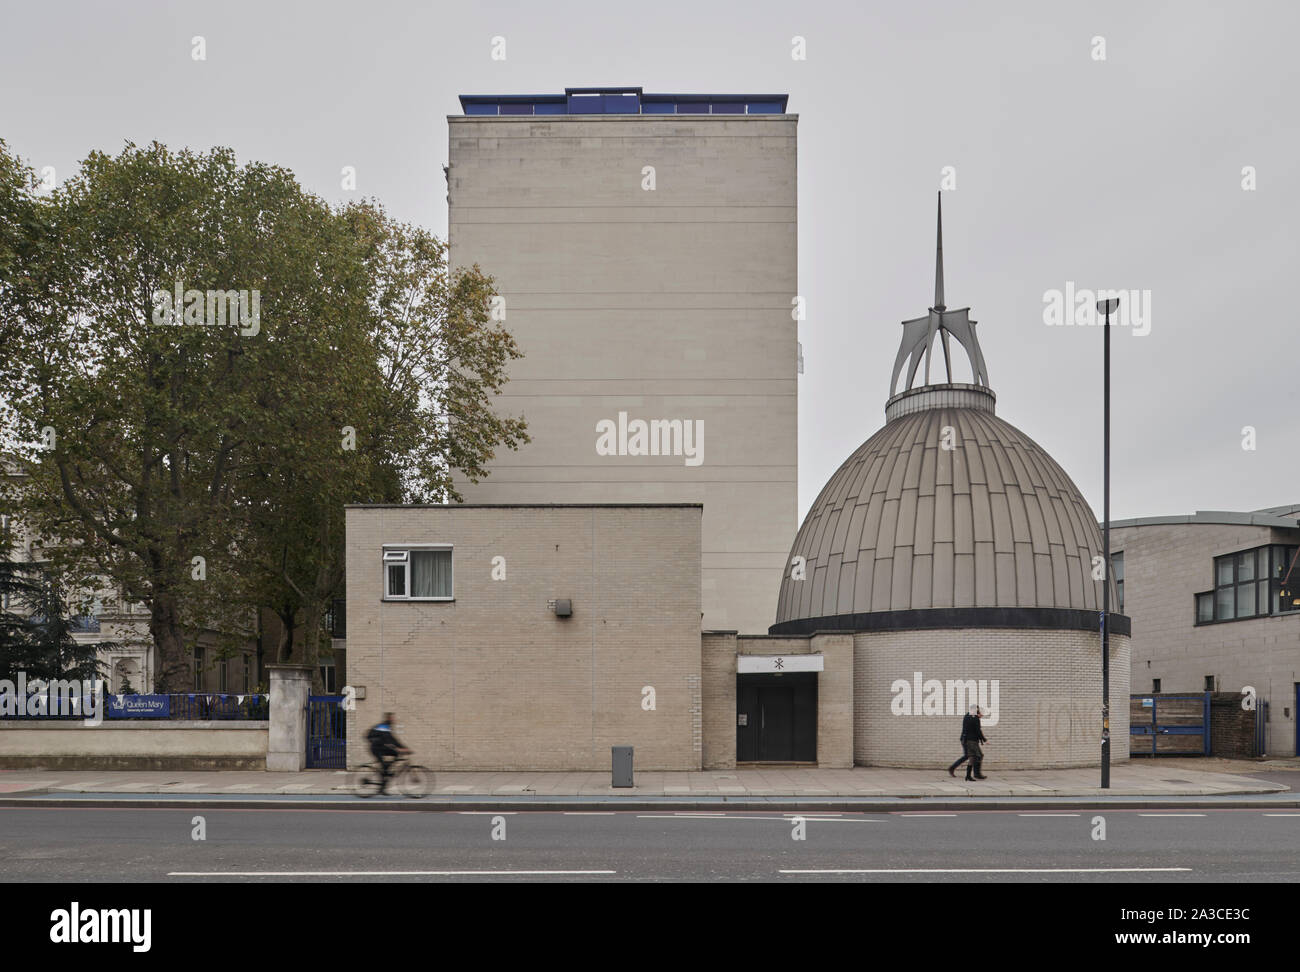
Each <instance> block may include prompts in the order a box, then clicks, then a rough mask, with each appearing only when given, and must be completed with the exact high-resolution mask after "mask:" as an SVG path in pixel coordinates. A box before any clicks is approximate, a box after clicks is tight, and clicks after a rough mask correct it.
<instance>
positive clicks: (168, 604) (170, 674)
mask: <svg viewBox="0 0 1300 972" xmlns="http://www.w3.org/2000/svg"><path fill="white" fill-rule="evenodd" d="M149 633H150V634H151V635H153V643H154V645H155V647H157V649H158V669H159V671H158V676H157V678H156V679H155V682H156V684H157V688H158V691H159V692H162V693H177V692H188V691H189V688H190V686H191V685H192V684H193V682H192V681H191V677H190V665H189V658H188V657H187V656H186V652H185V641H184V638H183V637H182V636H181V626H180V617H179V609H178V606H177V602H176V595H175V594H171V593H155V594H154V597H153V608H152V610H151V611H150V614H149Z"/></svg>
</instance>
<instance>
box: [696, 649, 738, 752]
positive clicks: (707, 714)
mask: <svg viewBox="0 0 1300 972" xmlns="http://www.w3.org/2000/svg"><path fill="white" fill-rule="evenodd" d="M701 643H702V644H701V654H702V660H701V664H700V668H701V670H702V673H703V689H704V762H703V767H704V769H735V768H736V632H734V631H706V632H704V634H703V636H702V637H701Z"/></svg>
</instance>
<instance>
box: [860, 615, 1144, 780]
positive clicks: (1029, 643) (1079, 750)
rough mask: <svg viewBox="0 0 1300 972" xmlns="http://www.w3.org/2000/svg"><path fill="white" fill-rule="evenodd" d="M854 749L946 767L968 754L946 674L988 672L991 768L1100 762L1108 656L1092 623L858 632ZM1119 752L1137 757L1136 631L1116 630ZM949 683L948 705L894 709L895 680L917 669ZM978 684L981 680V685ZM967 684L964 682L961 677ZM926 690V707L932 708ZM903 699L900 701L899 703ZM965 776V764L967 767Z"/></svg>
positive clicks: (878, 758) (874, 760)
mask: <svg viewBox="0 0 1300 972" xmlns="http://www.w3.org/2000/svg"><path fill="white" fill-rule="evenodd" d="M853 641H854V651H853V656H854V679H853V680H854V693H853V694H854V734H853V757H854V762H855V763H856V764H857V765H859V766H899V767H929V766H934V767H943V766H947V765H948V764H949V763H951V762H952V761H953V760H955V759H956V758H957V757H958V756H959V755H960V754H961V745H960V743H959V742H958V737H959V736H960V735H961V717H962V714H963V713H964V711H965V707H966V705H967V704H969V703H964V704H961V705H957V704H956V703H958V702H959V699H958V698H957V694H958V693H957V692H956V691H955V689H956V686H954V691H953V692H952V693H951V696H952V702H953V703H954V706H953V707H954V708H955V709H956V711H954V712H953V714H951V715H948V714H947V713H946V710H947V709H948V708H949V705H948V701H949V699H948V697H949V695H950V693H949V691H948V682H949V681H950V680H952V681H954V682H955V681H963V682H964V681H966V680H975V681H976V682H977V683H978V682H979V681H980V680H983V681H984V682H985V684H986V692H987V693H988V698H987V701H988V702H990V703H991V702H992V688H993V686H992V681H993V680H995V679H996V680H997V682H998V686H997V688H998V696H997V702H998V720H997V723H996V724H995V725H990V724H989V721H988V720H985V723H984V735H985V736H987V737H988V739H989V743H990V744H989V745H988V746H985V747H984V766H985V770H986V772H987V771H990V770H992V771H996V770H999V769H1049V768H1062V767H1079V766H1098V765H1100V762H1101V658H1100V651H1099V647H1098V643H1097V634H1096V633H1095V632H1088V631H1053V630H1025V629H1010V628H963V629H956V630H941V629H935V630H917V631H880V632H859V633H857V634H855V635H854V639H853ZM1110 653H1111V659H1110V711H1111V723H1110V725H1111V761H1112V762H1122V761H1125V760H1127V759H1128V758H1129V746H1128V743H1129V732H1128V729H1129V726H1128V696H1129V639H1128V637H1126V636H1123V635H1116V634H1112V635H1111V638H1110ZM916 672H920V673H921V674H922V688H923V690H924V688H925V684H924V683H926V682H929V681H930V680H931V679H935V680H939V681H941V682H942V683H943V688H944V698H943V703H944V706H943V707H944V709H945V712H944V714H925V713H924V711H923V712H922V714H915V705H914V704H913V706H912V708H913V714H910V715H908V714H903V715H896V714H895V712H894V700H895V698H896V697H898V696H899V695H900V692H899V691H897V690H895V689H894V688H893V687H894V685H895V682H896V681H897V680H906V681H907V682H908V683H909V688H908V694H909V696H910V701H911V702H913V703H914V702H915V685H914V684H913V683H914V682H915V680H916V677H915V673H916ZM977 688H978V684H977ZM963 689H964V686H963ZM924 699H925V693H924V691H923V694H922V709H923V710H924V709H925V708H926V705H925V701H924ZM901 707H902V706H901V705H900V708H901ZM958 772H959V775H960V774H962V773H964V772H965V770H964V768H961V769H959V771H958Z"/></svg>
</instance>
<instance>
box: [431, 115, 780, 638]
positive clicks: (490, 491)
mask: <svg viewBox="0 0 1300 972" xmlns="http://www.w3.org/2000/svg"><path fill="white" fill-rule="evenodd" d="M796 126H797V117H796V116H794V115H744V114H741V115H635V114H634V115H573V116H529V117H495V116H494V117H473V116H452V117H450V118H448V130H449V131H448V137H449V150H448V154H449V159H450V165H449V167H448V213H449V215H448V234H449V241H450V246H451V260H452V263H453V264H454V265H459V266H467V265H470V264H475V263H477V264H479V265H480V266H481V267H482V268H483V269H484V271H486V272H488V273H490V274H491V275H492V276H493V277H494V278H495V280H496V285H497V289H498V291H499V293H500V294H501V295H502V296H503V297H504V299H505V307H504V310H505V315H506V317H505V322H504V326H505V327H506V328H507V330H509V331H510V333H511V334H512V335H514V337H515V339H516V340H517V341H518V343H519V346H520V348H521V350H522V351H523V352H524V357H523V358H522V359H520V360H518V361H515V362H513V363H512V365H511V367H510V382H509V384H508V385H507V386H506V388H505V391H504V393H503V394H502V396H501V397H500V398H499V399H497V400H496V402H497V407H498V408H499V409H501V410H502V411H503V412H506V413H509V414H512V415H518V414H522V415H523V416H524V417H525V418H526V419H527V420H528V423H529V433H530V435H531V436H532V442H531V444H529V445H526V446H524V447H523V448H521V449H520V450H519V451H518V452H508V451H503V452H502V453H501V454H499V455H498V456H497V457H496V459H495V460H494V462H493V463H492V464H491V476H490V477H489V478H487V479H485V480H483V481H482V482H480V483H478V484H470V483H464V484H462V485H461V489H462V492H463V495H464V496H465V499H466V501H467V502H471V503H551V502H581V503H678V502H691V503H702V504H703V505H704V520H703V539H702V574H701V583H702V599H703V611H704V627H705V628H710V629H713V628H717V629H736V630H739V631H741V632H743V633H753V634H763V633H766V631H767V628H768V625H770V624H771V623H772V621H773V618H774V612H775V605H776V595H777V591H778V588H779V586H780V577H781V567H782V564H783V562H784V560H785V554H786V551H787V550H788V549H789V546H790V538H791V536H792V535H793V533H794V530H795V528H796V527H797V525H798V497H797V458H798V452H797V420H798V377H797V348H796V345H797V335H796V328H797V325H796V323H795V321H794V320H793V319H792V310H793V301H794V299H795V298H796V296H797V295H798V292H799V290H798V282H797V275H796V271H797V261H796V242H797V223H796V215H797V206H796V185H797V182H796V153H795V149H796ZM648 168H652V169H653V170H654V171H653V180H654V181H653V188H645V187H647V186H649V185H650V183H649V181H648V179H649V173H648ZM620 414H622V415H623V416H624V417H625V419H624V420H625V421H626V423H628V424H629V425H630V424H631V423H634V422H636V421H645V422H652V421H656V420H659V421H668V422H671V421H679V422H681V423H693V424H692V425H690V426H689V428H690V429H691V430H692V431H693V432H695V433H696V436H695V439H694V440H693V441H692V443H691V446H692V449H694V450H695V451H696V452H698V453H699V454H698V456H697V457H695V458H691V457H688V456H687V455H685V454H684V453H685V443H682V446H683V448H682V449H681V450H674V449H671V448H670V449H667V450H663V449H660V450H657V451H659V452H661V453H662V452H664V451H668V452H672V453H673V454H668V455H664V454H658V455H655V454H645V455H638V454H635V453H636V452H638V451H640V450H639V446H638V445H636V444H633V443H632V442H629V443H628V448H627V450H626V452H627V453H628V454H622V455H620V454H617V452H618V451H619V450H618V449H615V450H614V451H615V454H608V455H602V454H600V452H599V451H598V433H597V425H598V423H600V422H602V421H608V422H611V423H614V424H615V426H619V425H620V424H621V421H620ZM683 427H684V428H685V426H684V425H683ZM701 432H702V443H701V441H700V433H701ZM701 446H702V448H701ZM696 458H698V460H699V461H698V463H696Z"/></svg>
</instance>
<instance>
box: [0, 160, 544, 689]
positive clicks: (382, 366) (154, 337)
mask: <svg viewBox="0 0 1300 972" xmlns="http://www.w3.org/2000/svg"><path fill="white" fill-rule="evenodd" d="M34 184H35V180H34V178H33V176H32V174H31V171H30V169H29V168H26V167H24V166H23V165H22V164H21V163H20V162H19V161H17V160H15V159H13V158H12V157H11V156H9V154H8V153H7V151H6V150H5V149H4V146H3V145H0V206H3V207H4V212H0V322H3V323H2V324H0V326H3V327H4V328H5V330H4V333H3V337H4V338H5V348H6V351H7V352H11V353H6V354H5V355H4V356H3V357H0V398H7V399H8V402H9V404H10V405H11V406H12V412H11V415H10V420H11V422H12V427H13V433H12V438H14V439H16V440H17V442H18V443H19V444H18V447H17V448H16V450H15V451H16V452H17V453H18V455H19V456H20V458H21V459H22V460H23V462H24V465H25V467H26V468H27V470H28V472H29V473H30V475H29V477H28V479H27V480H26V483H25V487H24V489H23V494H22V496H21V497H20V499H19V501H18V508H19V510H20V512H21V515H22V517H23V518H24V520H25V521H26V523H27V524H28V526H29V528H30V529H31V530H32V531H33V532H34V533H36V534H38V535H40V536H42V537H45V538H50V539H49V543H48V550H47V553H48V555H49V556H50V558H51V560H52V561H53V563H54V566H55V567H56V569H58V570H59V571H61V572H62V575H63V576H66V577H70V578H71V577H76V578H83V579H89V578H91V577H100V578H108V579H110V580H111V582H112V583H113V584H114V586H115V587H117V588H119V589H120V590H121V591H122V592H123V593H124V595H125V597H126V598H127V599H128V600H132V601H137V602H142V603H144V604H145V605H147V607H148V609H149V611H150V619H149V627H150V633H151V636H152V638H153V641H154V644H155V646H156V648H157V651H158V659H159V680H158V682H159V684H158V688H159V689H160V690H162V691H183V690H184V688H185V687H186V684H187V681H188V673H189V657H190V654H191V648H192V645H193V640H194V638H195V637H196V636H197V633H198V632H200V631H201V630H205V629H206V630H215V631H218V632H225V633H226V634H227V635H228V644H227V646H226V648H225V649H224V650H230V649H231V648H233V645H234V644H235V643H236V642H237V641H238V640H239V635H240V632H241V631H244V630H247V631H250V632H251V608H253V607H257V606H265V607H270V608H271V609H272V610H275V611H276V612H277V614H279V615H280V616H281V618H282V620H287V622H288V624H287V627H288V632H289V633H288V635H287V638H286V639H285V642H284V643H283V644H282V646H281V650H280V656H281V657H282V658H287V657H292V656H293V652H294V650H295V648H294V644H295V643H294V639H293V635H292V631H293V627H294V625H295V624H298V625H301V627H302V629H303V632H304V635H305V637H304V638H303V639H301V643H302V647H301V649H299V650H300V651H301V653H302V660H307V661H311V662H313V663H314V662H315V660H316V656H317V653H318V647H319V642H320V637H321V634H322V631H321V628H322V626H321V618H322V617H323V615H324V613H325V611H326V609H327V608H328V605H329V601H330V598H332V597H334V596H336V595H337V594H339V593H341V586H342V577H343V573H342V571H343V559H342V540H343V525H342V524H343V520H342V517H343V504H344V503H347V502H379V501H395V500H403V499H405V500H411V501H428V500H430V499H434V498H437V499H444V498H445V499H453V500H454V499H458V498H459V496H458V494H457V493H456V491H455V489H454V486H453V480H454V477H455V476H456V475H457V471H459V474H460V475H463V476H465V477H466V478H468V479H471V480H477V479H478V478H481V477H482V476H483V475H484V474H485V469H486V465H487V463H488V462H489V460H490V459H491V458H492V456H493V454H494V451H495V449H497V448H500V447H507V448H515V447H517V445H518V444H519V443H520V442H522V441H526V440H527V435H526V431H525V427H524V423H523V420H522V419H520V418H508V417H500V416H498V415H496V414H495V413H494V412H493V410H492V409H491V407H490V402H491V398H492V397H493V396H494V395H495V394H496V393H498V392H499V390H500V386H501V385H502V383H503V382H504V380H505V366H506V362H507V361H508V359H509V358H511V357H516V356H518V351H517V350H516V349H515V346H514V342H513V341H512V340H511V339H510V337H509V335H508V334H507V333H506V332H505V330H504V329H503V328H501V327H500V326H498V324H497V322H494V321H492V319H491V314H490V309H489V308H490V299H491V296H492V290H491V280H490V278H488V277H487V276H485V275H484V274H482V273H480V272H479V271H478V270H477V268H474V269H472V270H469V271H464V272H460V273H455V274H452V273H449V272H448V270H447V268H446V265H445V247H444V246H443V244H442V243H440V242H439V241H437V240H435V239H434V238H433V237H431V236H429V235H428V234H426V233H423V232H422V231H419V230H416V229H412V228H410V227H405V226H400V225H398V224H395V223H393V222H392V221H391V220H389V219H388V218H387V217H386V216H385V215H384V214H383V213H382V211H381V210H379V209H378V208H377V207H375V206H354V207H350V208H348V209H346V210H343V211H336V210H333V209H331V208H330V207H329V206H328V205H326V204H325V203H324V202H323V201H321V200H319V199H317V198H316V197H313V196H310V195H308V194H306V193H304V192H303V191H302V189H301V188H300V187H299V186H298V185H297V183H296V182H295V181H294V179H293V177H292V175H291V174H290V173H288V172H287V171H285V170H283V169H280V168H276V167H273V166H267V165H263V164H258V163H254V164H250V165H247V166H244V167H242V168H241V167H239V166H238V165H236V163H235V160H234V157H233V154H232V153H231V152H230V151H229V150H226V149H215V150H213V151H211V152H209V153H206V154H199V153H193V152H190V151H179V152H173V151H170V150H168V149H167V148H165V147H164V146H161V145H159V144H157V143H155V144H152V145H150V146H148V147H147V148H143V149H141V148H137V147H136V146H134V145H128V146H127V147H126V149H125V150H124V151H123V152H122V153H121V154H120V155H118V156H116V157H109V156H107V155H105V154H103V153H98V152H97V153H92V154H91V155H90V156H89V157H88V158H87V159H86V161H85V162H84V163H83V166H82V169H81V171H80V173H78V175H77V176H75V177H74V178H72V179H70V180H68V181H67V182H66V183H65V184H64V185H63V186H61V187H60V188H59V189H57V190H56V191H55V192H53V193H51V194H49V195H48V196H46V195H40V194H37V193H36V192H35V191H34V189H33V186H34ZM178 288H179V290H180V291H181V293H182V297H184V298H185V299H184V302H183V303H184V318H183V319H184V320H186V321H187V322H188V323H186V324H179V325H178V324H174V323H168V321H170V320H172V319H173V318H172V317H171V315H170V314H169V313H167V311H170V310H171V308H170V307H168V306H167V304H168V303H170V300H169V298H168V297H167V295H169V294H174V293H175V291H176V290H177V289H178ZM190 291H196V292H198V294H199V295H200V297H199V300H198V301H197V305H198V306H197V307H196V306H195V305H196V302H195V301H194V300H192V299H190V295H189V292H190ZM230 291H243V292H246V293H248V294H249V295H250V296H251V295H252V294H253V293H256V294H258V295H259V297H260V303H259V305H258V306H259V314H258V317H257V320H256V322H255V323H251V322H250V321H249V320H247V319H246V318H241V319H240V320H239V321H238V322H236V323H231V322H230V321H229V320H227V321H226V322H225V323H223V324H214V323H210V321H211V316H212V312H213V301H212V297H211V293H213V292H220V293H221V294H226V293H229V292H230ZM204 294H207V295H208V296H207V300H206V302H205V301H204V300H203V298H202V295H204ZM216 306H217V308H220V306H221V302H220V299H218V301H217V302H216ZM245 309H247V308H245ZM191 311H196V313H194V315H193V316H194V319H191V316H190V315H191ZM204 312H206V316H205V313H204ZM204 319H206V320H208V321H209V323H200V320H204ZM250 323H251V326H250ZM349 430H350V431H349ZM349 434H350V435H351V436H352V441H351V443H350V446H351V447H349V445H348V442H347V437H348V436H349ZM220 650H223V649H219V651H220Z"/></svg>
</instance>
